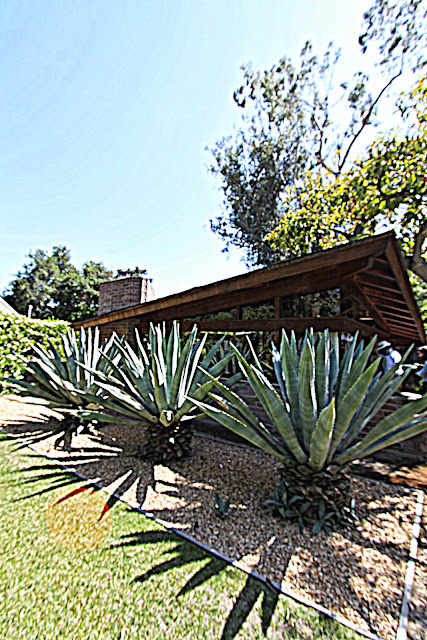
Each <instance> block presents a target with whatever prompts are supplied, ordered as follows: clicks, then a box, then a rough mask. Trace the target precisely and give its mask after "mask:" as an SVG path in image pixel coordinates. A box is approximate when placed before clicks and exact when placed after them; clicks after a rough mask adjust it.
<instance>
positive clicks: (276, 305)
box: [274, 296, 281, 349]
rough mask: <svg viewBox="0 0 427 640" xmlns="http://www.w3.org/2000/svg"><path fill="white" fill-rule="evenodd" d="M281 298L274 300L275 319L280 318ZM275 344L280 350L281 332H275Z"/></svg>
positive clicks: (276, 297)
mask: <svg viewBox="0 0 427 640" xmlns="http://www.w3.org/2000/svg"><path fill="white" fill-rule="evenodd" d="M280 300H281V298H280V296H275V298H274V317H275V318H280ZM274 344H275V346H276V349H279V347H280V330H276V331H275V332H274Z"/></svg>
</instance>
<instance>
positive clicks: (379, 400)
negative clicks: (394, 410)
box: [337, 363, 410, 451]
mask: <svg viewBox="0 0 427 640" xmlns="http://www.w3.org/2000/svg"><path fill="white" fill-rule="evenodd" d="M399 365H400V363H399ZM399 365H396V367H395V368H394V369H397V368H398V366H399ZM409 374H410V370H409V369H408V370H407V371H405V373H404V374H403V375H402V376H400V377H394V375H395V371H394V370H393V371H392V370H389V371H387V373H386V374H384V375H382V376H381V374H377V375H376V376H375V377H374V378H373V381H372V383H371V387H370V388H369V390H368V393H367V394H366V397H365V399H364V400H363V402H362V403H361V405H360V407H359V410H358V411H357V412H356V414H355V416H354V418H353V419H352V421H351V423H350V425H349V428H348V429H347V431H346V433H345V435H344V437H343V439H342V440H341V442H340V444H339V445H338V447H337V451H344V450H345V449H347V448H348V447H349V446H350V445H351V443H352V442H353V441H354V440H355V438H356V437H357V436H358V435H359V433H360V432H361V431H362V430H363V429H364V427H365V426H366V425H367V424H368V423H369V422H370V420H371V419H372V418H373V417H374V415H375V414H377V413H378V411H379V410H380V409H381V408H382V407H383V406H384V404H385V403H386V402H387V400H389V398H391V396H393V395H394V394H395V393H396V391H398V389H399V387H400V386H401V384H402V383H403V381H404V380H405V378H407V377H408V375H409ZM393 378H394V379H393Z"/></svg>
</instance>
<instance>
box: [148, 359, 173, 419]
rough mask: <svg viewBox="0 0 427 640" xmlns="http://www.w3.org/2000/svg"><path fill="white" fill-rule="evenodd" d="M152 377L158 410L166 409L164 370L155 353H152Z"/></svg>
mask: <svg viewBox="0 0 427 640" xmlns="http://www.w3.org/2000/svg"><path fill="white" fill-rule="evenodd" d="M152 373H153V378H154V398H155V400H156V404H157V406H158V408H159V411H160V412H161V411H166V410H167V409H168V406H169V405H168V401H167V397H166V387H165V382H166V381H165V376H166V370H165V369H162V362H161V361H160V360H159V358H158V356H157V354H156V353H155V354H154V362H153V368H152Z"/></svg>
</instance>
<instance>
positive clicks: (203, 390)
mask: <svg viewBox="0 0 427 640" xmlns="http://www.w3.org/2000/svg"><path fill="white" fill-rule="evenodd" d="M213 385H214V382H212V381H211V380H208V381H207V382H205V383H204V384H202V385H200V386H199V387H198V388H197V389H196V390H195V391H194V392H193V393H192V394H191V397H187V398H186V399H185V401H184V403H183V404H182V405H181V408H180V409H178V411H177V412H176V414H175V419H176V421H177V422H178V421H179V420H181V418H182V417H184V416H185V415H186V414H188V413H190V412H191V410H192V409H194V407H193V404H192V398H195V400H204V398H205V397H206V396H207V394H208V392H209V391H210V390H211V389H212V387H213Z"/></svg>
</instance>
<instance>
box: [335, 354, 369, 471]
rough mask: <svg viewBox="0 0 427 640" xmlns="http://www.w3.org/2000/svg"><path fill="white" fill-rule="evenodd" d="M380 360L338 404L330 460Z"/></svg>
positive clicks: (367, 370)
mask: <svg viewBox="0 0 427 640" xmlns="http://www.w3.org/2000/svg"><path fill="white" fill-rule="evenodd" d="M378 364H379V361H378V360H375V362H373V363H372V364H371V365H370V366H369V367H368V368H367V369H366V371H365V372H364V373H363V374H362V375H361V376H360V378H359V379H358V380H357V381H356V382H355V383H354V385H353V386H352V387H351V388H350V389H349V390H348V391H347V393H346V394H345V396H344V397H343V399H342V402H341V403H340V404H338V402H337V406H336V412H337V415H336V419H335V427H334V432H333V435H332V442H331V446H330V450H329V456H328V461H329V462H330V461H331V460H332V458H333V455H334V453H335V450H336V448H337V447H338V445H339V443H340V442H341V439H342V438H343V436H344V434H345V432H346V431H347V428H348V426H349V424H350V422H351V419H352V418H353V416H354V414H355V413H356V411H357V409H358V408H359V406H360V404H361V403H362V401H363V399H364V397H365V395H366V392H367V390H368V388H369V385H370V384H371V381H372V378H373V377H374V375H375V372H376V370H377V368H378Z"/></svg>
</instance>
